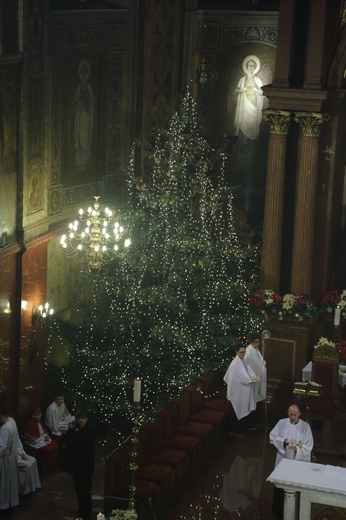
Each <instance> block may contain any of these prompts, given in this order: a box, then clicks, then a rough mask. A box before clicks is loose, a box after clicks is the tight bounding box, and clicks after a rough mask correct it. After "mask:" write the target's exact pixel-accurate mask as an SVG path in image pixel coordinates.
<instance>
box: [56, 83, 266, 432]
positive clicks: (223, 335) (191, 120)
mask: <svg viewBox="0 0 346 520" xmlns="http://www.w3.org/2000/svg"><path fill="white" fill-rule="evenodd" d="M143 156H144V158H145V159H144V161H143V164H144V166H143V170H144V172H145V177H144V175H142V176H137V175H136V163H137V158H138V157H140V158H142V157H143ZM227 161H228V158H227V157H226V155H224V154H222V153H221V152H219V151H218V150H216V149H214V148H213V147H212V146H211V144H210V143H209V142H208V141H207V140H206V139H205V138H204V137H203V135H202V132H201V130H200V128H199V123H198V116H197V112H196V107H195V103H194V100H193V98H192V96H191V95H190V94H189V93H187V94H186V95H185V96H184V98H183V100H182V103H181V107H180V110H179V111H178V112H177V113H176V114H175V115H174V116H173V117H172V119H171V120H170V124H169V127H168V129H167V130H161V131H159V132H158V133H157V135H156V137H155V141H154V144H153V145H152V146H150V145H148V144H145V143H137V145H135V146H134V147H133V150H132V153H131V157H130V162H129V167H128V172H127V178H128V187H129V204H128V211H127V218H128V221H127V222H128V225H131V230H132V246H131V250H130V251H129V252H127V254H126V256H125V257H122V258H119V259H117V260H116V261H115V262H114V263H113V264H111V266H110V267H108V268H107V270H104V271H103V273H102V274H101V275H98V276H97V277H92V276H90V277H89V280H88V283H85V284H83V289H82V291H81V299H80V302H79V305H78V309H79V315H80V318H81V319H80V322H79V324H78V327H76V330H73V329H74V327H73V326H72V325H70V328H72V332H71V335H72V336H74V337H75V340H74V343H75V348H74V351H73V354H71V364H70V367H69V368H68V369H65V370H64V371H63V375H62V377H63V379H64V381H65V383H66V384H67V385H68V388H69V392H71V391H74V396H75V400H76V402H78V404H81V405H83V406H87V407H89V409H90V408H92V409H94V410H95V411H97V412H98V414H99V415H100V417H102V418H103V419H104V420H105V421H106V422H107V423H109V424H113V425H115V427H117V425H119V418H120V417H122V418H124V417H125V418H129V417H130V412H129V409H130V404H131V400H132V393H131V392H132V387H133V380H134V378H135V377H137V376H138V377H141V378H142V380H143V385H142V399H143V409H144V411H145V412H147V415H152V414H153V413H154V411H155V410H156V409H157V408H159V407H160V406H162V405H164V404H166V403H167V402H168V400H169V399H170V398H171V397H172V396H174V395H175V394H176V393H178V392H179V390H180V389H181V388H182V387H183V386H185V385H186V384H188V383H189V382H190V381H191V380H193V378H194V377H195V376H197V375H199V374H202V373H204V372H205V371H207V370H209V369H212V368H216V367H220V366H223V367H226V366H227V365H228V363H229V362H230V359H231V357H232V345H234V344H235V343H238V342H239V341H243V342H244V341H245V338H246V335H247V333H248V332H250V331H254V330H259V327H260V324H259V321H258V317H254V316H253V315H252V314H251V313H252V310H251V308H250V307H249V305H248V296H249V294H250V292H251V291H252V290H253V288H254V286H255V283H256V281H257V272H258V257H257V252H256V250H255V249H254V248H252V247H250V246H245V247H244V246H242V245H240V243H239V240H238V238H237V235H236V232H235V228H234V219H233V193H232V188H231V187H230V186H228V184H227V182H226V172H227ZM86 294H87V295H88V296H86ZM60 327H63V325H60ZM60 334H62V335H63V331H62V330H61V331H60Z"/></svg>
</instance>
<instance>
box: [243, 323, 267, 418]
mask: <svg viewBox="0 0 346 520" xmlns="http://www.w3.org/2000/svg"><path fill="white" fill-rule="evenodd" d="M248 339H249V345H248V346H247V347H246V352H245V360H246V361H247V364H248V365H250V367H251V368H252V370H253V371H254V372H255V374H256V376H257V377H258V378H259V381H258V382H257V383H254V390H255V399H256V403H257V404H256V411H255V418H254V421H255V424H256V426H258V425H259V424H260V422H261V406H262V405H261V404H260V403H261V401H265V399H266V397H267V363H266V362H265V361H264V359H263V356H262V353H261V351H260V349H259V346H260V343H261V335H260V334H258V333H257V332H251V333H250V334H249V337H248Z"/></svg>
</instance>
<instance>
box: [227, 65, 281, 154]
mask: <svg viewBox="0 0 346 520" xmlns="http://www.w3.org/2000/svg"><path fill="white" fill-rule="evenodd" d="M271 82H272V73H271V68H270V66H269V65H268V64H267V63H265V64H264V65H263V66H262V67H261V63H260V60H259V58H258V57H257V56H255V55H248V56H246V57H245V58H244V59H243V62H242V67H241V69H240V67H239V64H238V63H235V64H233V65H232V67H231V69H230V74H229V82H228V93H227V118H228V130H229V134H230V135H231V136H237V137H238V146H239V147H240V148H241V149H242V150H244V151H246V150H251V149H252V148H253V146H252V145H253V144H254V142H255V141H257V140H258V137H259V133H260V124H261V122H262V110H264V109H266V108H268V105H269V102H268V99H267V98H266V96H264V95H263V90H262V86H264V85H268V84H270V83H271Z"/></svg>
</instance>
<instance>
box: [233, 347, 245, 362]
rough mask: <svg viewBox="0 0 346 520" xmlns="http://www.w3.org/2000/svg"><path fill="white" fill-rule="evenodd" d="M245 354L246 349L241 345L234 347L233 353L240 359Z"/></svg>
mask: <svg viewBox="0 0 346 520" xmlns="http://www.w3.org/2000/svg"><path fill="white" fill-rule="evenodd" d="M245 352H246V348H245V347H244V346H243V345H242V344H241V343H239V344H238V345H236V346H235V353H236V355H237V356H238V357H240V359H243V357H244V356H245Z"/></svg>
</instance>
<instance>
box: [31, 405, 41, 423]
mask: <svg viewBox="0 0 346 520" xmlns="http://www.w3.org/2000/svg"><path fill="white" fill-rule="evenodd" d="M41 417H42V408H40V407H39V406H38V407H37V408H34V409H33V411H32V418H33V419H35V421H37V422H39V421H40V420H41Z"/></svg>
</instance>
